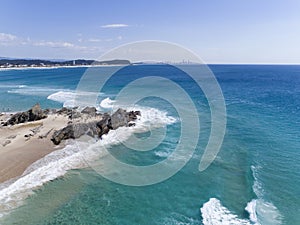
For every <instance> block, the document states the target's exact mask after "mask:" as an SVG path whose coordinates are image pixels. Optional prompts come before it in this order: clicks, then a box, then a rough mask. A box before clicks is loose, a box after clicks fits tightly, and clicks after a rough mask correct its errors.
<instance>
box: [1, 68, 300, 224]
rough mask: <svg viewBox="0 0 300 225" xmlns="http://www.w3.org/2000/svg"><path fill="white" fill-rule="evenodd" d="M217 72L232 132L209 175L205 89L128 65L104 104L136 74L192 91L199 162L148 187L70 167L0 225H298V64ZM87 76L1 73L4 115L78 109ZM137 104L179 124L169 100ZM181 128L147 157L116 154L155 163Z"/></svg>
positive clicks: (172, 73) (77, 72)
mask: <svg viewBox="0 0 300 225" xmlns="http://www.w3.org/2000/svg"><path fill="white" fill-rule="evenodd" d="M107 69H108V70H109V68H107ZM210 69H211V70H212V71H213V72H214V74H215V76H216V78H217V80H218V82H219V84H220V86H221V88H222V91H223V95H224V98H225V101H226V108H227V129H226V134H225V138H224V142H223V145H222V148H221V150H220V152H219V154H218V156H217V158H216V159H215V160H214V161H213V163H212V164H211V166H210V167H209V168H208V169H206V170H205V171H203V172H199V171H198V165H199V161H200V158H201V156H202V154H203V151H204V148H205V146H206V144H207V140H208V137H209V132H210V125H211V124H210V114H209V112H210V111H209V107H208V103H207V100H206V99H205V96H204V95H203V94H202V93H201V90H199V89H198V88H197V86H196V85H195V84H194V83H193V81H192V80H191V79H189V78H188V77H187V76H186V75H185V74H183V73H182V72H180V71H178V70H176V69H174V68H172V67H168V66H162V65H155V66H154V65H153V66H149V65H148V66H134V67H131V66H130V67H127V68H125V69H123V70H122V71H121V72H120V73H119V74H118V76H116V77H112V79H111V81H110V82H109V83H108V85H107V87H106V88H104V89H103V90H101V92H102V93H101V94H100V95H99V97H98V103H99V104H100V103H103V100H104V101H105V99H106V100H107V98H110V99H114V97H115V95H116V94H117V93H118V91H119V90H120V89H121V88H122V86H124V85H126V84H127V83H128V82H130V81H132V80H134V79H136V78H137V77H140V76H149V75H153V74H155V75H157V73H159V74H164V76H165V77H167V78H170V79H172V80H173V81H175V82H176V83H177V84H179V85H181V87H182V88H184V89H185V90H187V92H188V93H189V95H190V96H191V97H192V99H193V101H194V103H195V105H196V107H197V109H198V111H199V115H200V117H201V118H200V121H201V132H200V139H199V143H198V145H197V148H196V151H195V153H194V155H193V157H192V159H191V160H190V161H189V162H188V163H187V164H186V166H185V167H183V169H181V170H180V171H179V172H178V173H177V174H176V175H174V176H172V177H171V178H169V179H167V180H165V181H164V182H161V183H158V184H154V185H150V186H144V187H131V186H125V185H121V184H116V183H113V182H111V181H109V180H107V179H105V178H103V177H101V176H100V175H99V174H97V173H96V172H95V171H94V170H92V169H89V168H77V169H75V170H70V171H69V172H67V173H66V174H65V176H63V177H60V178H58V179H56V180H54V181H52V182H47V183H45V184H44V185H43V186H42V187H41V188H39V189H37V190H35V191H34V194H33V195H30V196H29V197H28V198H27V199H26V200H25V202H24V204H23V205H22V206H20V207H18V208H16V209H14V210H13V211H10V213H9V214H8V215H6V216H4V217H3V218H2V221H1V220H0V223H1V224H203V223H204V224H217V223H216V222H213V221H214V220H213V219H216V220H220V218H223V224H226V222H227V224H255V223H256V224H259V223H260V224H300V216H299V215H300V199H299V197H298V196H300V179H299V178H300V164H299V163H298V160H299V159H300V153H299V147H300V142H299V136H300V129H299V124H300V117H299V111H300V98H299V97H300V66H254V65H253V66H250V65H211V66H210ZM84 71H85V69H84V68H69V69H66V68H61V69H45V70H37V69H35V70H10V71H0V109H1V110H2V111H19V110H25V109H27V108H29V107H30V106H32V105H33V104H35V103H36V102H40V103H41V105H42V107H44V108H47V107H61V106H62V105H64V104H65V105H71V103H72V101H71V100H72V97H74V90H75V88H76V86H77V83H78V82H79V80H80V78H81V76H82V74H83V73H84ZM141 91H142V89H141ZM199 93H200V95H199ZM196 96H197V98H196ZM178 98H180V96H178ZM140 104H141V105H146V106H148V107H151V108H155V109H158V110H160V111H164V112H167V113H168V114H167V115H168V116H172V118H175V120H176V119H177V118H178V114H177V111H176V110H175V109H174V108H173V107H172V105H171V104H168V103H167V102H166V101H164V100H161V99H158V98H151V97H150V98H147V99H144V100H143V101H141V102H140ZM102 110H105V109H102ZM106 110H107V109H106ZM180 126H181V123H180V120H176V122H172V123H169V124H168V125H167V135H166V137H165V139H164V140H163V142H162V143H161V144H160V145H159V146H157V147H156V148H155V149H153V150H151V151H149V152H138V153H137V152H135V151H131V150H128V149H127V148H126V147H125V146H124V145H114V146H112V147H111V148H110V153H111V154H112V155H114V156H115V157H116V158H118V159H119V160H121V161H123V162H127V163H130V164H135V165H150V164H153V163H157V162H159V161H161V160H163V159H165V158H167V157H168V156H169V155H170V154H171V152H172V150H173V149H174V147H175V146H176V144H177V140H178V138H179V136H180V133H179V131H180ZM191 129H193V128H192V127H191ZM147 135H149V134H148V133H147V132H145V133H141V134H138V135H137V136H139V137H142V138H143V136H145V137H146V136H147ZM129 141H130V139H129ZM146 147H147V146H145V148H146ZM66 163H68V161H67V162H66ZM69 164H70V165H71V163H69ZM70 167H71V166H70ZM36 179H38V177H36ZM20 188H21V187H20ZM0 195H1V192H0ZM1 204H5V203H3V202H1ZM246 207H247V209H245V208H246ZM200 209H201V211H200ZM209 218H210V220H209Z"/></svg>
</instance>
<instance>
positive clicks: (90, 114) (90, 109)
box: [81, 106, 97, 116]
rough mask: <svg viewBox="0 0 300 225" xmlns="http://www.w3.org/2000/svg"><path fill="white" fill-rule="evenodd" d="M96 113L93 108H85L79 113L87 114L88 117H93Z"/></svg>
mask: <svg viewBox="0 0 300 225" xmlns="http://www.w3.org/2000/svg"><path fill="white" fill-rule="evenodd" d="M96 112H97V109H96V108H95V107H88V106H87V107H85V108H84V109H83V110H82V111H81V113H83V114H88V115H89V116H95V115H96Z"/></svg>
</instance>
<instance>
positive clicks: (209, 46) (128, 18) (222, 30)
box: [0, 0, 300, 64]
mask: <svg viewBox="0 0 300 225" xmlns="http://www.w3.org/2000/svg"><path fill="white" fill-rule="evenodd" d="M299 11H300V2H299V1H297V0H287V1H279V0H275V1H258V0H254V1H251V2H241V1H234V0H228V1H217V2H216V1H196V0H195V1H194V0H192V1H188V2H186V3H183V2H174V1H170V0H168V1H163V2H161V1H154V2H153V1H151V2H141V1H130V2H126V3H124V2H122V1H116V0H113V1H109V2H107V1H96V0H92V1H88V2H87V3H84V2H80V1H74V2H72V4H71V3H70V2H69V1H67V0H63V1H59V2H53V1H34V0H31V1H26V2H20V1H16V0H3V1H1V8H0V20H1V21H5V22H2V23H1V24H0V56H1V57H12V58H35V59H36V58H40V59H77V58H84V59H97V58H98V57H99V56H101V54H103V53H105V52H106V51H108V50H110V49H112V48H115V47H117V46H119V45H122V44H126V43H129V42H134V41H141V40H162V41H169V42H173V43H177V44H179V45H182V46H184V47H186V48H188V49H190V50H192V51H193V52H195V53H196V54H197V55H198V56H200V57H201V58H202V59H203V61H204V62H206V63H210V64H212V63H221V64H222V63H233V64H241V63H242V64H243V63H247V64H248V63H249V64H299V63H300V56H299V52H300V45H299V44H298V43H299V36H300V30H299V29H297V28H298V27H299V25H300V14H299Z"/></svg>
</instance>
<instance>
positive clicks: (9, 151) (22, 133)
mask: <svg viewBox="0 0 300 225" xmlns="http://www.w3.org/2000/svg"><path fill="white" fill-rule="evenodd" d="M8 117H9V114H2V115H1V116H0V121H6V120H7V119H8ZM68 121H69V119H68V117H67V116H66V115H57V114H55V115H48V117H47V118H45V119H42V120H39V121H33V122H27V123H21V124H17V125H14V126H7V127H2V126H1V127H0V183H2V182H4V181H7V180H9V179H11V178H15V177H18V176H21V175H22V173H23V172H24V171H25V169H26V168H27V167H28V166H30V165H31V164H32V163H33V162H35V161H37V160H38V159H40V158H42V157H44V156H45V155H47V154H49V153H50V152H52V151H54V150H57V149H60V148H62V147H64V145H63V143H62V144H60V145H58V146H56V145H54V144H53V143H52V141H51V140H50V138H51V135H52V133H53V132H54V130H58V129H61V128H63V127H64V126H66V124H67V123H68Z"/></svg>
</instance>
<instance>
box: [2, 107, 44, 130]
mask: <svg viewBox="0 0 300 225" xmlns="http://www.w3.org/2000/svg"><path fill="white" fill-rule="evenodd" d="M46 117H47V114H46V113H45V112H44V111H43V110H42V109H41V106H40V104H36V105H34V106H33V107H32V108H31V109H29V110H28V111H26V112H19V113H16V114H14V115H12V116H11V117H10V119H9V120H8V121H7V122H5V123H4V124H3V126H8V125H15V124H19V123H26V122H31V121H36V120H41V119H44V118H46Z"/></svg>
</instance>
